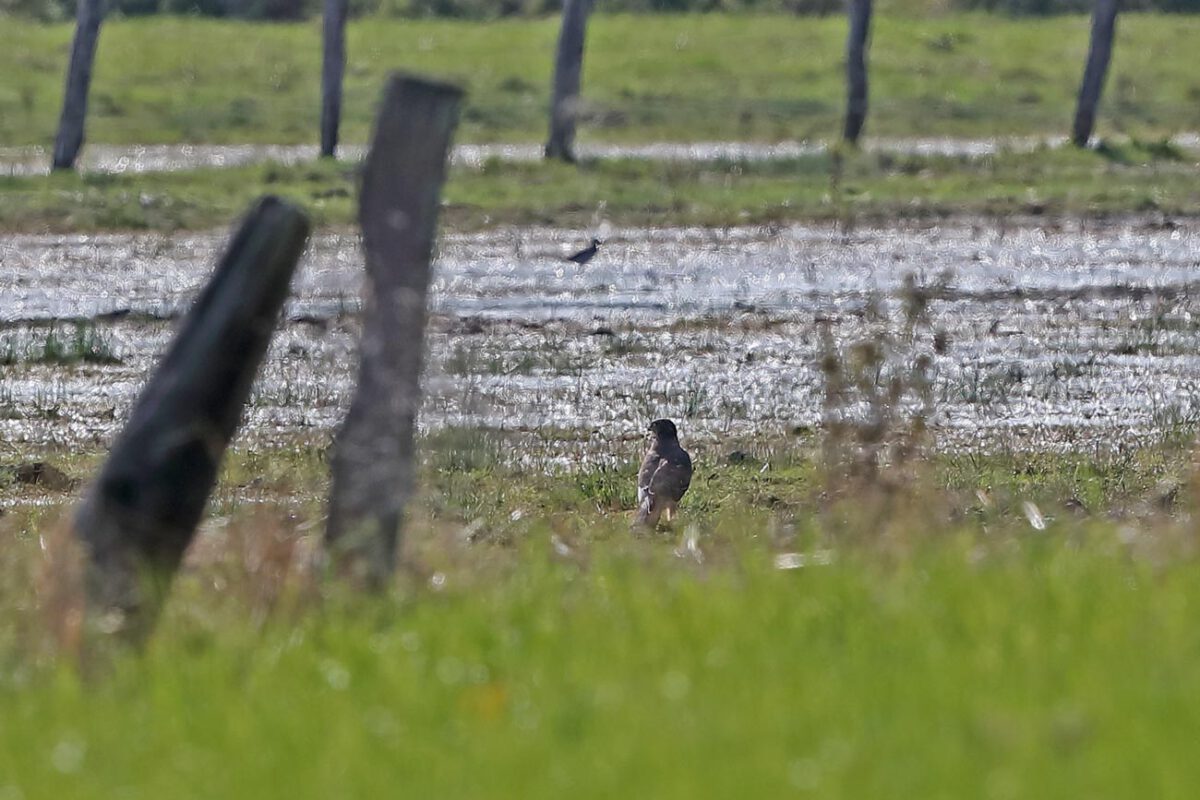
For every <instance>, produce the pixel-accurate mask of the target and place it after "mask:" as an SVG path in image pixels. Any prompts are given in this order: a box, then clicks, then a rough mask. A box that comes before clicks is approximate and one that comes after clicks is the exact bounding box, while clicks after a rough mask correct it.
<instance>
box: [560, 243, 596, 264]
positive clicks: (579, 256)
mask: <svg viewBox="0 0 1200 800" xmlns="http://www.w3.org/2000/svg"><path fill="white" fill-rule="evenodd" d="M602 244H604V243H603V242H601V241H600V240H599V239H592V243H591V244H590V245H588V246H587V247H585V248H583V249H582V250H580V251H579V252H578V253H576V254H575V255H573V256H567V261H574V262H575V263H576V264H586V263H588V262H589V261H591V260H592V256H594V255H596V251H598V250H599V249H600V245H602Z"/></svg>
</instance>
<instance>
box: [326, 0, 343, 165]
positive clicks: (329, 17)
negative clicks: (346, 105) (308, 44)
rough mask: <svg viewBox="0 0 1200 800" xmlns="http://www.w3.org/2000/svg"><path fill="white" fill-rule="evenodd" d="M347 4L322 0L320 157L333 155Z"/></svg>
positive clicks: (335, 142) (340, 115) (339, 115)
mask: <svg viewBox="0 0 1200 800" xmlns="http://www.w3.org/2000/svg"><path fill="white" fill-rule="evenodd" d="M348 7H349V0H325V27H324V61H323V62H322V65H321V155H322V156H325V157H328V158H333V157H334V156H335V155H337V143H338V125H339V124H340V122H341V117H342V76H343V74H344V72H345V70H346V14H347V11H348Z"/></svg>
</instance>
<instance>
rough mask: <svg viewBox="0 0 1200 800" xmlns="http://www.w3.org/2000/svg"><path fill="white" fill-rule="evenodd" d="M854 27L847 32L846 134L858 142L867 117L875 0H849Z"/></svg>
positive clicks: (849, 140) (849, 10) (844, 132)
mask: <svg viewBox="0 0 1200 800" xmlns="http://www.w3.org/2000/svg"><path fill="white" fill-rule="evenodd" d="M848 13H849V17H850V31H849V33H848V34H847V35H846V125H845V128H844V129H843V131H842V138H843V139H845V140H846V141H847V142H849V143H850V144H858V137H859V135H860V134H862V129H863V124H864V123H865V122H866V121H867V41H868V39H869V37H870V33H871V0H849V8H848Z"/></svg>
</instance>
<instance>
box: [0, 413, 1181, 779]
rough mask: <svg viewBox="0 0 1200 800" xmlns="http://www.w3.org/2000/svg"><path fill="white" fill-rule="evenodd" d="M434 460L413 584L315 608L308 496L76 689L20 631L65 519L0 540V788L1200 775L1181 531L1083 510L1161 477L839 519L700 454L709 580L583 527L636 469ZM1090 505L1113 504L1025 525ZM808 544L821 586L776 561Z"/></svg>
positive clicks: (1066, 480) (936, 500) (215, 560)
mask: <svg viewBox="0 0 1200 800" xmlns="http://www.w3.org/2000/svg"><path fill="white" fill-rule="evenodd" d="M427 447H428V449H429V451H430V452H431V453H432V456H431V458H430V460H429V463H428V464H427V468H426V470H425V477H424V485H425V492H424V495H423V499H422V501H421V504H420V511H419V512H418V513H417V514H416V515H415V517H416V518H415V519H414V531H413V538H414V540H415V542H414V547H413V548H410V550H412V551H413V552H414V554H415V556H416V558H417V559H418V560H419V561H420V562H422V563H423V565H424V567H423V573H422V574H423V575H424V576H425V578H428V576H429V575H430V574H434V575H436V576H440V577H438V579H437V580H427V579H425V578H422V579H420V580H418V579H417V578H415V577H413V576H409V577H406V578H403V579H402V580H401V581H400V582H399V583H398V584H397V587H396V589H395V590H394V592H392V593H391V594H390V595H389V596H387V597H384V598H378V599H374V600H369V599H363V598H354V597H349V596H346V595H345V594H343V593H340V592H337V591H331V590H329V587H325V591H324V592H323V597H322V596H318V595H314V594H313V590H314V586H313V585H312V584H311V583H310V582H309V581H308V579H305V578H303V577H302V575H301V573H303V569H302V567H300V566H298V565H297V564H296V563H295V560H292V561H289V559H294V554H293V553H292V552H291V551H287V550H286V548H285V550H284V552H283V555H280V550H279V549H278V547H277V544H278V543H279V542H281V541H289V540H290V541H293V542H294V541H295V539H296V537H298V536H301V535H309V536H311V535H312V533H313V531H312V530H311V529H309V531H308V533H307V534H304V531H305V529H306V525H307V521H308V520H314V519H316V520H319V517H318V516H317V515H318V514H319V511H318V510H317V506H316V505H315V503H314V504H313V505H311V506H310V505H308V504H306V503H301V504H300V505H299V506H297V505H296V504H295V503H294V502H290V503H289V502H284V501H278V502H279V505H278V506H276V505H268V506H267V507H266V508H265V509H263V510H260V511H257V512H255V511H249V510H246V508H245V506H243V507H242V509H241V510H239V511H236V512H233V517H232V519H231V520H229V521H228V524H227V525H225V526H223V527H221V528H218V529H215V530H210V531H209V532H208V533H207V534H205V535H204V538H203V540H202V541H201V542H200V543H199V544H200V547H199V548H198V549H199V550H201V551H202V555H201V557H200V558H198V559H196V560H195V561H194V562H193V565H192V567H191V569H190V570H189V571H188V573H187V574H186V575H185V576H184V578H183V579H182V580H181V581H180V582H179V583H178V584H177V586H176V592H175V596H174V598H173V601H172V603H171V605H170V606H169V608H168V611H167V614H166V617H165V618H164V620H163V621H162V625H161V626H160V629H159V631H158V634H157V635H156V637H155V639H154V640H153V642H152V643H151V646H150V648H149V649H148V651H147V652H146V653H144V654H140V655H127V656H123V657H119V658H118V659H117V660H116V661H115V663H114V664H113V665H112V666H111V667H110V668H109V669H108V670H106V671H104V672H103V673H101V674H93V675H92V676H91V677H90V678H86V679H85V678H83V677H81V676H80V675H79V674H78V673H77V671H76V670H75V669H74V668H73V667H72V665H71V661H70V658H69V657H67V656H65V655H64V654H61V653H59V654H58V655H55V652H56V651H55V649H54V648H53V647H51V646H49V645H48V643H47V642H46V638H47V637H46V636H45V635H44V628H45V624H46V620H47V619H48V618H49V615H52V614H53V612H54V611H55V606H54V602H53V600H54V594H53V589H52V587H53V584H54V581H50V582H49V584H50V586H48V584H47V581H46V580H45V579H44V578H42V579H39V578H38V577H37V572H38V571H39V570H40V569H41V564H42V563H43V560H44V559H45V558H46V557H47V556H46V555H44V554H43V552H44V551H43V549H42V546H41V544H40V543H39V539H38V534H41V535H42V536H43V537H49V541H50V545H49V550H48V551H47V552H48V553H49V554H50V555H51V557H52V556H53V554H54V552H55V548H54V539H53V536H52V532H53V530H54V527H55V523H54V520H53V515H52V514H48V513H46V512H45V511H42V510H35V511H25V512H21V511H14V512H13V514H11V515H10V516H8V517H7V518H6V519H5V520H4V521H0V535H3V536H4V540H5V541H4V544H5V546H4V547H3V549H0V574H2V575H3V577H4V580H3V582H2V583H0V607H2V608H3V609H4V610H3V614H2V615H0V705H2V706H3V708H4V724H3V726H0V792H3V793H5V794H7V795H9V796H14V797H15V796H21V797H25V798H31V799H32V798H43V797H45V798H57V797H78V798H90V797H96V798H100V797H112V796H117V795H121V796H131V797H163V796H171V797H221V798H231V797H264V796H265V797H330V796H339V797H358V796H383V795H387V794H392V793H396V792H398V791H399V792H402V793H404V794H406V795H408V794H411V795H417V796H439V797H514V798H515V797H521V798H527V797H561V796H563V795H564V794H568V793H569V794H571V795H572V796H582V797H613V796H621V795H632V794H636V795H639V796H652V797H681V798H682V797H730V796H758V797H776V796H786V795H795V794H800V795H808V796H819V797H845V798H861V797H918V796H933V797H990V796H1001V797H1003V796H1011V797H1030V796H1035V797H1042V796H1059V797H1075V796H1082V795H1085V794H1086V795H1088V796H1094V797H1102V798H1108V797H1135V796H1137V797H1144V796H1146V795H1147V794H1151V795H1153V796H1155V797H1164V798H1172V797H1180V798H1182V797H1189V796H1190V795H1191V792H1192V787H1194V786H1195V783H1196V780H1197V779H1198V778H1200V767H1197V766H1196V763H1195V761H1194V760H1193V759H1191V758H1189V757H1188V755H1189V753H1190V750H1191V747H1192V745H1193V741H1192V732H1193V731H1194V730H1195V727H1196V725H1197V723H1198V722H1200V700H1198V699H1197V698H1198V697H1200V668H1198V667H1197V664H1200V629H1198V628H1197V626H1196V625H1195V611H1196V608H1197V606H1198V604H1200V562H1197V560H1196V559H1195V538H1194V533H1193V532H1192V529H1191V526H1190V525H1189V524H1188V523H1187V522H1186V521H1184V518H1183V517H1180V518H1174V517H1171V516H1168V515H1166V514H1164V513H1162V512H1158V511H1156V512H1154V513H1153V514H1151V515H1149V516H1129V515H1123V519H1121V520H1120V521H1113V520H1110V519H1108V518H1107V515H1108V513H1110V512H1112V511H1114V510H1115V509H1117V508H1119V507H1120V506H1121V504H1123V503H1130V502H1133V501H1134V500H1135V499H1136V498H1137V497H1139V496H1140V495H1142V494H1143V493H1144V492H1145V491H1147V487H1149V486H1151V485H1153V484H1154V483H1155V482H1156V481H1158V480H1160V479H1161V478H1162V476H1163V475H1164V474H1174V475H1176V476H1177V477H1182V478H1184V479H1186V476H1187V471H1188V469H1189V467H1188V466H1187V463H1188V457H1187V455H1186V453H1185V452H1182V451H1167V450H1162V449H1159V450H1153V451H1146V452H1141V453H1126V454H1118V455H1110V456H1103V455H1097V456H1095V457H1093V458H1082V457H1061V456H1022V455H1009V456H994V457H986V458H985V457H975V458H965V457H964V458H962V459H953V458H940V459H938V460H936V461H935V464H936V466H935V468H934V469H933V470H932V472H930V473H929V474H928V475H927V476H926V479H927V482H926V483H923V484H918V485H915V486H912V487H910V489H911V490H912V492H913V494H912V496H909V495H908V494H907V493H902V494H899V495H897V494H889V493H888V492H887V491H886V490H883V489H882V488H881V487H879V486H877V487H875V489H874V490H872V491H871V492H869V493H868V494H867V495H865V496H864V494H863V493H862V492H853V493H850V494H848V495H847V496H846V497H845V499H844V500H843V501H840V502H839V501H837V500H836V499H834V500H831V499H830V496H829V495H828V494H824V493H822V492H821V489H822V488H826V489H828V488H830V487H828V486H825V487H823V486H822V484H821V482H820V481H819V480H818V478H817V471H816V470H815V468H814V466H813V464H812V462H811V461H810V460H809V457H808V456H806V455H804V452H803V451H802V450H801V451H791V450H779V449H777V450H774V451H773V450H771V449H770V447H766V449H762V448H760V449H754V448H753V447H748V449H749V450H750V451H751V452H752V453H753V454H754V455H756V456H758V457H770V458H771V459H772V468H771V469H770V470H768V471H767V472H765V473H764V472H760V470H759V467H758V465H757V464H755V463H746V464H741V465H726V464H722V463H720V462H719V460H718V458H717V454H715V453H700V454H698V455H700V456H701V457H702V458H703V462H702V467H701V469H700V470H699V472H698V481H697V485H696V486H695V488H694V490H693V493H692V494H690V495H689V497H688V498H687V501H686V502H685V508H684V510H685V517H684V524H685V525H695V526H696V529H697V530H698V532H699V538H698V541H699V548H700V551H701V553H702V555H703V557H704V561H703V563H699V562H697V560H696V559H695V558H694V557H693V556H691V555H688V554H686V551H684V556H683V557H681V556H680V555H679V554H678V553H677V544H678V539H679V532H680V529H677V530H676V532H675V535H668V534H664V535H661V536H658V537H651V538H633V537H631V536H630V535H629V533H628V531H627V529H626V527H625V524H626V523H625V519H626V518H625V516H623V515H622V514H621V513H618V512H617V511H616V510H615V507H614V508H608V507H603V508H597V502H598V501H599V499H600V498H605V497H613V496H614V495H618V496H617V497H616V498H615V499H616V500H617V504H618V505H619V504H620V503H621V502H627V501H628V499H629V498H628V496H627V494H628V493H627V492H626V491H625V490H624V489H622V488H621V487H626V486H627V485H629V484H630V483H631V481H630V474H629V471H628V470H618V471H613V470H599V469H589V468H583V469H581V470H580V471H578V472H571V473H567V474H565V475H560V476H557V477H550V476H546V475H542V474H540V473H534V472H524V471H517V472H513V471H511V470H506V469H504V468H502V467H500V466H499V465H498V462H497V460H496V459H497V457H498V453H499V449H500V447H501V443H500V442H499V440H496V439H494V438H493V437H492V436H490V435H484V436H479V435H478V434H476V435H474V436H470V437H469V436H468V435H467V433H466V432H454V431H451V432H447V433H444V434H441V435H439V436H438V437H436V438H435V439H433V440H431V441H429V442H428V443H427ZM70 458H71V459H74V460H73V461H72V462H71V464H72V468H73V469H76V470H78V469H82V468H83V467H84V466H85V465H86V464H88V463H90V462H92V461H94V458H95V456H94V455H93V456H91V457H81V456H80V454H73V455H71V456H70ZM324 470H325V467H324V463H323V458H322V456H321V454H320V452H319V451H318V450H315V449H312V448H292V449H289V450H283V451H277V452H258V453H239V454H235V455H234V457H233V459H232V463H231V464H230V465H229V466H228V468H227V469H226V470H225V473H224V478H223V488H222V490H221V491H220V492H219V493H218V497H217V499H216V506H215V508H214V511H215V512H216V513H217V514H219V515H221V516H223V517H224V516H226V515H227V514H228V513H229V511H230V509H231V508H232V505H230V504H231V503H232V502H233V495H234V494H235V492H236V490H235V487H236V486H238V485H244V483H245V481H246V479H247V478H249V477H250V476H255V477H260V478H263V479H264V480H265V482H266V489H267V491H280V490H283V489H285V488H286V489H289V490H299V491H301V492H302V493H304V495H305V496H319V494H320V493H321V492H322V491H323V489H324V478H323V475H324ZM1089 486H1091V487H1093V488H1094V490H1095V492H1096V494H1095V499H1096V500H1097V501H1098V502H1102V503H1105V504H1107V506H1106V507H1105V508H1097V509H1096V510H1095V511H1094V513H1091V514H1085V515H1084V516H1078V515H1073V514H1071V513H1069V512H1066V511H1062V512H1061V513H1058V512H1057V510H1056V509H1054V508H1053V507H1051V506H1050V505H1049V504H1050V503H1051V502H1053V500H1052V499H1051V498H1053V497H1055V496H1056V495H1057V494H1058V493H1059V492H1062V491H1069V492H1071V493H1072V494H1084V495H1086V494H1087V493H1088V490H1087V487H1089ZM975 489H990V490H991V493H992V495H993V497H994V498H996V502H995V503H993V504H991V505H989V506H988V507H986V508H985V507H982V506H980V505H979V504H978V503H976V502H975V501H973V500H969V499H966V498H970V497H974V490H975ZM9 491H10V492H11V490H9ZM1005 495H1011V498H1010V500H1009V501H1005V500H1003V499H1002V498H1003V497H1004V496H1005ZM6 496H8V497H12V496H14V495H12V494H11V493H10V494H8V495H6ZM864 497H868V498H874V500H875V501H877V502H868V503H864V502H863V500H864ZM486 498H492V501H494V504H493V502H492V501H487V502H485V505H487V507H486V508H483V507H480V506H479V505H478V504H477V503H476V504H475V505H469V504H470V503H475V502H476V501H478V500H480V499H486ZM1022 499H1035V500H1037V501H1038V502H1041V503H1043V510H1044V511H1046V512H1047V516H1048V517H1050V521H1049V527H1048V529H1047V530H1046V531H1044V532H1038V531H1034V530H1033V529H1031V528H1030V527H1029V525H1028V523H1027V522H1026V521H1025V519H1024V517H1023V515H1022V514H1021V512H1020V511H1019V502H1018V501H1020V500H1022ZM1188 507H1190V506H1188ZM518 509H523V511H524V513H523V515H515V514H514V513H513V512H514V511H516V510H518ZM472 519H480V520H481V527H476V528H472V529H471V530H475V531H477V532H478V531H482V535H480V536H479V537H478V538H474V539H473V540H472V541H473V543H468V541H467V540H466V539H464V538H463V536H462V535H461V532H462V531H463V526H462V522H463V521H466V520H472ZM847 522H852V523H853V524H851V525H847V524H846V523H847ZM317 530H319V527H318V528H317ZM816 550H832V551H833V552H834V556H833V559H832V563H830V564H828V565H823V566H809V567H804V568H801V569H797V570H792V571H779V570H776V569H774V568H773V567H772V557H773V555H774V554H775V553H777V552H779V551H794V552H805V553H811V552H814V551H816ZM203 553H207V555H203ZM272 559H274V560H272Z"/></svg>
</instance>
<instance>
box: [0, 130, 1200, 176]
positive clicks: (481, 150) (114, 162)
mask: <svg viewBox="0 0 1200 800" xmlns="http://www.w3.org/2000/svg"><path fill="white" fill-rule="evenodd" d="M1066 141H1067V139H1066V137H1065V136H1022V137H997V138H991V139H955V138H944V137H926V138H912V139H880V138H874V139H867V140H866V141H865V143H864V149H866V150H868V151H874V152H884V153H895V154H898V155H916V156H962V157H968V158H970V157H982V156H988V155H995V154H997V153H1002V152H1013V153H1022V152H1029V151H1031V150H1034V149H1036V148H1038V147H1058V146H1061V145H1063V144H1065V143H1066ZM1171 142H1172V143H1173V144H1174V145H1176V146H1178V147H1183V148H1188V149H1196V148H1197V147H1200V134H1197V133H1185V134H1179V135H1177V136H1174V137H1172V139H1171ZM827 150H828V144H827V143H825V142H820V141H791V142H778V143H762V142H693V143H679V142H657V143H650V144H639V145H622V144H595V143H593V144H586V143H585V144H581V145H579V147H578V154H579V156H580V157H581V158H598V159H615V158H632V159H646V160H652V161H691V162H706V161H725V160H738V161H770V160H780V159H790V158H800V157H803V156H810V155H814V154H818V153H823V152H826V151H827ZM317 153H318V150H317V147H316V145H272V144H238V145H209V144H179V145H105V144H93V145H88V147H87V148H86V149H85V150H84V152H83V155H82V156H81V160H80V168H81V169H83V170H84V171H86V172H102V173H114V174H115V173H143V172H171V171H178V170H188V169H201V168H210V167H236V166H244V165H247V164H259V163H265V162H276V163H281V164H297V163H301V162H304V161H313V160H315V159H316V158H317ZM364 153H365V148H363V147H362V146H360V145H350V146H343V147H342V148H341V149H340V151H339V156H340V157H341V158H343V159H346V160H351V161H357V160H360V159H362V157H363V155H364ZM541 158H542V145H540V144H536V143H528V144H460V145H458V146H456V147H455V148H454V151H453V154H452V156H451V160H452V161H453V162H454V163H456V164H461V165H463V166H468V167H480V166H482V165H483V164H484V163H485V162H487V161H490V160H498V161H506V162H528V161H538V160H540V159H541ZM49 171H50V153H49V151H48V150H46V148H43V147H16V148H11V147H10V148H0V175H9V176H19V175H44V174H47V173H49Z"/></svg>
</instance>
